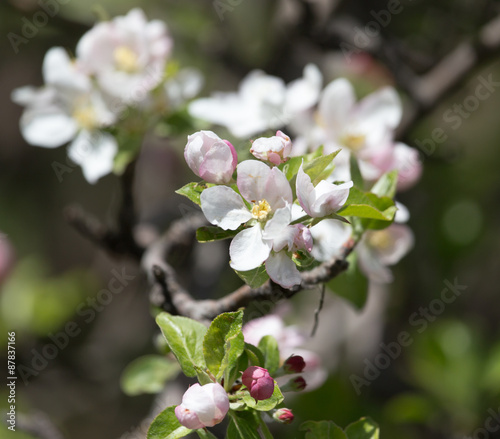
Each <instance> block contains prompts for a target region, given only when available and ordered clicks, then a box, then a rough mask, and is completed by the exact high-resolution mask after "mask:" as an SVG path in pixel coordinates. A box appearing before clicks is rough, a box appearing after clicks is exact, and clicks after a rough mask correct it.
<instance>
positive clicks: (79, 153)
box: [68, 130, 118, 184]
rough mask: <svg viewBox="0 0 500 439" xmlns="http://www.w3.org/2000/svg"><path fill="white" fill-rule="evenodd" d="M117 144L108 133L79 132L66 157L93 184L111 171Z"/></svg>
mask: <svg viewBox="0 0 500 439" xmlns="http://www.w3.org/2000/svg"><path fill="white" fill-rule="evenodd" d="M117 152H118V144H117V143H116V139H115V138H114V137H113V136H112V135H111V134H109V133H104V132H101V131H93V132H89V131H85V130H84V131H81V132H80V134H79V135H78V136H77V137H76V139H75V140H74V141H73V142H72V143H71V145H70V146H69V149H68V156H69V158H70V159H71V160H73V161H74V162H75V163H77V164H79V165H80V166H81V167H82V171H83V176H84V177H85V179H86V180H87V181H88V182H89V183H92V184H94V183H95V182H96V181H97V180H99V178H101V177H103V176H104V175H107V174H109V173H110V172H112V171H113V164H114V159H115V156H116V153H117Z"/></svg>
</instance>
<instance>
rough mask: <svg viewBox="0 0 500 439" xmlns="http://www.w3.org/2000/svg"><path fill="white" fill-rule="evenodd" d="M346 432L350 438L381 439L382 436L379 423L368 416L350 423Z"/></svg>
mask: <svg viewBox="0 0 500 439" xmlns="http://www.w3.org/2000/svg"><path fill="white" fill-rule="evenodd" d="M345 432H346V434H347V438H348V439H379V437H380V431H379V427H378V425H377V424H376V422H375V421H373V419H371V418H368V417H367V418H361V419H360V420H359V421H356V422H353V423H352V424H349V425H348V426H347V428H346V429H345Z"/></svg>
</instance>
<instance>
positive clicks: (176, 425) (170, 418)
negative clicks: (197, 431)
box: [147, 405, 193, 439]
mask: <svg viewBox="0 0 500 439" xmlns="http://www.w3.org/2000/svg"><path fill="white" fill-rule="evenodd" d="M174 410H175V406H174V405H173V406H170V407H167V408H166V409H165V410H163V411H162V412H161V413H160V414H159V415H158V416H157V417H156V418H155V419H154V420H153V423H152V424H151V425H150V426H149V430H148V435H147V439H179V438H181V437H184V436H187V435H188V434H189V433H191V432H192V431H193V430H190V429H189V428H186V427H184V426H182V425H181V423H180V422H179V420H178V419H177V416H175V412H174Z"/></svg>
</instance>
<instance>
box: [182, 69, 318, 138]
mask: <svg viewBox="0 0 500 439" xmlns="http://www.w3.org/2000/svg"><path fill="white" fill-rule="evenodd" d="M321 82H322V78H321V73H320V72H319V70H318V68H317V67H316V66H314V65H312V64H309V65H307V66H306V67H305V69H304V76H303V77H302V78H300V79H298V80H296V81H293V82H291V83H290V84H289V85H288V86H286V85H285V83H284V82H283V80H282V79H280V78H277V77H275V76H270V75H266V74H265V73H264V72H262V71H260V70H254V71H252V72H250V73H249V74H248V75H247V76H246V77H245V78H244V79H243V80H242V81H241V83H240V86H239V90H238V92H237V93H220V92H219V93H216V94H214V95H213V96H212V97H210V98H202V99H197V100H195V101H193V102H192V103H191V104H190V105H189V108H188V109H189V113H190V114H191V116H193V117H197V118H199V119H202V120H206V121H208V122H211V123H214V124H218V125H221V126H224V127H226V128H227V129H228V130H229V131H230V132H231V134H233V135H234V136H236V137H239V138H246V137H250V136H252V135H254V134H258V133H262V132H264V131H266V130H267V129H273V128H274V129H276V128H279V127H281V126H283V125H286V124H287V123H288V122H289V121H290V120H291V119H292V118H293V117H296V116H298V115H300V114H301V113H302V112H304V111H307V110H308V109H310V108H312V107H313V106H314V105H315V104H316V102H317V100H318V97H319V93H320V91H321Z"/></svg>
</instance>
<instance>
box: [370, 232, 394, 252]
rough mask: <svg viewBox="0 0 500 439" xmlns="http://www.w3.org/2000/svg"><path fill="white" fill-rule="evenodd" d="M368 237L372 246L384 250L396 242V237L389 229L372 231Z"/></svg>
mask: <svg viewBox="0 0 500 439" xmlns="http://www.w3.org/2000/svg"><path fill="white" fill-rule="evenodd" d="M367 238H368V245H369V246H370V247H373V248H377V249H380V250H384V249H386V248H388V247H390V246H392V245H393V244H394V239H393V237H392V236H391V234H390V233H389V232H388V231H387V230H377V231H372V232H370V233H369V236H367Z"/></svg>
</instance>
